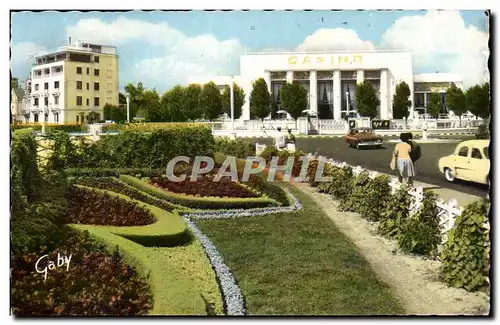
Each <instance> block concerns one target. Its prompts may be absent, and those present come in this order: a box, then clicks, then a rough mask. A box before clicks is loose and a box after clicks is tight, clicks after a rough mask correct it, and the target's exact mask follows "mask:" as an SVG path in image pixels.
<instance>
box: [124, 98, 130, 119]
mask: <svg viewBox="0 0 500 325" xmlns="http://www.w3.org/2000/svg"><path fill="white" fill-rule="evenodd" d="M125 98H126V99H127V123H129V122H130V95H129V94H125Z"/></svg>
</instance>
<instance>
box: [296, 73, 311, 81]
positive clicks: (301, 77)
mask: <svg viewBox="0 0 500 325" xmlns="http://www.w3.org/2000/svg"><path fill="white" fill-rule="evenodd" d="M293 80H309V71H294V72H293Z"/></svg>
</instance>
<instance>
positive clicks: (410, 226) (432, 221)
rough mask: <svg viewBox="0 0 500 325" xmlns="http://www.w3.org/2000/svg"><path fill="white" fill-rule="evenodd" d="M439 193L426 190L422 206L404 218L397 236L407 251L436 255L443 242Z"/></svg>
mask: <svg viewBox="0 0 500 325" xmlns="http://www.w3.org/2000/svg"><path fill="white" fill-rule="evenodd" d="M436 199H437V194H435V193H434V192H425V193H424V198H423V200H422V206H421V207H420V209H419V210H418V211H417V212H416V213H415V214H414V215H412V216H409V217H408V218H403V219H401V220H403V221H404V222H402V223H400V230H399V234H398V236H397V240H398V245H399V247H400V248H401V249H402V250H403V251H404V252H407V253H415V254H420V255H430V256H434V255H436V254H437V248H438V245H439V244H440V243H441V227H440V225H439V217H438V212H439V211H438V207H437V205H436Z"/></svg>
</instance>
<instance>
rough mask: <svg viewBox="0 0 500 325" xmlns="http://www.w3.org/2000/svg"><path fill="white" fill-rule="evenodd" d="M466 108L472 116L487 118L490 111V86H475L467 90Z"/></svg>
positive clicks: (486, 84)
mask: <svg viewBox="0 0 500 325" xmlns="http://www.w3.org/2000/svg"><path fill="white" fill-rule="evenodd" d="M465 97H466V107H467V109H468V110H469V111H470V112H471V113H472V114H474V115H476V116H478V117H481V118H488V117H489V116H490V114H491V111H490V85H489V83H485V84H484V85H482V86H480V85H475V86H473V87H471V88H469V89H468V90H467V93H466V95H465Z"/></svg>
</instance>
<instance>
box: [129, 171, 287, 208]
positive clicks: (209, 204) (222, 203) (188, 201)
mask: <svg viewBox="0 0 500 325" xmlns="http://www.w3.org/2000/svg"><path fill="white" fill-rule="evenodd" d="M120 180H122V181H124V182H125V183H127V184H129V185H131V186H134V187H136V188H138V189H139V190H141V191H144V192H146V193H148V194H151V195H153V196H156V197H158V198H160V199H164V200H167V201H169V202H173V203H177V204H180V205H183V206H187V207H190V208H197V209H231V208H232V209H250V208H262V207H268V206H277V205H279V204H278V202H276V201H275V200H273V199H270V198H268V197H266V196H263V197H258V198H245V199H239V198H215V197H196V196H190V195H182V194H178V193H174V192H170V191H166V190H164V189H159V188H157V187H155V186H153V185H151V184H149V183H147V182H145V181H142V180H140V179H138V178H136V177H133V176H130V175H121V176H120Z"/></svg>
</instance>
